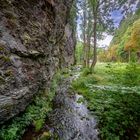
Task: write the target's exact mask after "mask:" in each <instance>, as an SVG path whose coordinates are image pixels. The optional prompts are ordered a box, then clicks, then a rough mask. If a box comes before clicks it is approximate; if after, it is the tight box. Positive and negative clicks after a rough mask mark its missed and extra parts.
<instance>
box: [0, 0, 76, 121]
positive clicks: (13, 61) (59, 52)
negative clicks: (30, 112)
mask: <svg viewBox="0 0 140 140" xmlns="http://www.w3.org/2000/svg"><path fill="white" fill-rule="evenodd" d="M72 2H73V0H67V1H65V0H55V1H54V0H20V1H17V0H1V1H0V124H1V123H3V122H5V121H6V120H8V119H10V118H11V117H13V116H15V115H17V114H18V113H20V112H21V111H23V110H24V109H25V108H26V106H27V105H28V104H29V103H30V102H31V101H32V99H33V96H34V95H36V94H37V93H38V90H39V89H40V87H41V88H43V87H49V84H50V80H51V79H52V76H53V75H54V73H55V72H56V70H57V69H58V68H62V67H66V66H69V65H72V64H73V63H74V47H75V41H74V40H75V39H74V34H73V29H72V28H71V25H70V23H69V22H68V18H69V15H70V10H71V7H72Z"/></svg>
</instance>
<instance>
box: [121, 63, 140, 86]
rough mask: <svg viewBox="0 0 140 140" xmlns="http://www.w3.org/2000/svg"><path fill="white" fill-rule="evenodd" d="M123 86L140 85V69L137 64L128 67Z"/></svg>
mask: <svg viewBox="0 0 140 140" xmlns="http://www.w3.org/2000/svg"><path fill="white" fill-rule="evenodd" d="M123 84H124V85H127V86H137V85H140V68H139V67H138V66H137V65H136V64H135V63H131V64H129V65H127V66H126V69H125V72H124V75H123Z"/></svg>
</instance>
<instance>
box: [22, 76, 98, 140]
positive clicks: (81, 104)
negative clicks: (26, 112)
mask: <svg viewBox="0 0 140 140" xmlns="http://www.w3.org/2000/svg"><path fill="white" fill-rule="evenodd" d="M73 78H74V77H72V78H68V79H65V80H63V81H62V82H61V85H60V86H59V87H58V88H57V91H56V96H55V98H54V100H53V111H52V112H50V114H49V115H48V120H47V121H46V125H45V126H44V128H43V130H42V131H41V132H39V133H38V134H33V133H32V129H30V131H27V132H26V133H25V135H24V137H23V140H58V139H59V140H99V138H98V134H99V132H98V128H97V122H96V119H95V117H94V116H93V115H92V116H91V115H90V112H89V111H88V109H87V107H86V102H85V101H84V99H83V97H82V96H81V95H78V94H77V93H75V92H74V91H73V90H72V89H71V86H70V85H71V81H72V80H73ZM54 134H57V137H55V136H54ZM48 135H49V137H48Z"/></svg>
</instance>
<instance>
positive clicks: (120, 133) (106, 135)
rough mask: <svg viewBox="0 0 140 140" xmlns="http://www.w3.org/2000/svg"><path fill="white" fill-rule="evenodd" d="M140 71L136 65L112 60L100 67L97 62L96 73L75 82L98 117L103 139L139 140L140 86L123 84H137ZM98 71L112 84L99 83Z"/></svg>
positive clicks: (86, 75)
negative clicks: (115, 62)
mask: <svg viewBox="0 0 140 140" xmlns="http://www.w3.org/2000/svg"><path fill="white" fill-rule="evenodd" d="M139 71H140V69H139V67H138V66H136V64H128V65H126V64H111V63H108V64H106V65H104V64H102V67H99V68H98V65H97V68H96V69H95V73H92V74H85V75H83V74H81V76H80V78H79V79H77V80H76V81H74V82H73V84H72V86H73V88H74V90H76V91H77V92H78V93H79V94H82V95H83V96H84V97H85V99H86V100H87V104H88V108H89V110H90V111H91V113H92V114H93V115H95V116H97V119H98V124H99V125H98V127H99V129H100V136H101V139H102V140H124V139H125V140H129V139H138V135H139V125H140V120H139V117H140V109H139V108H140V102H139V101H140V89H139V87H123V85H122V83H123V84H124V85H127V86H134V85H135V86H136V85H137V84H138V83H137V76H138V75H140V74H138V73H139ZM98 74H99V75H100V76H101V77H104V78H105V79H107V82H106V84H109V85H111V86H109V85H105V86H104V85H99V83H100V81H99V79H98V78H97V75H98ZM95 77H96V78H95ZM113 79H114V81H113ZM139 79H140V78H138V81H139ZM131 80H132V81H131ZM93 81H94V82H93ZM95 81H96V82H95ZM110 81H112V82H113V83H110ZM135 82H136V83H135Z"/></svg>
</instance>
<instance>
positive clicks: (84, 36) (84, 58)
mask: <svg viewBox="0 0 140 140" xmlns="http://www.w3.org/2000/svg"><path fill="white" fill-rule="evenodd" d="M83 14H84V21H83V22H84V24H83V26H84V27H83V40H84V43H83V67H86V6H85V7H84V13H83Z"/></svg>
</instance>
